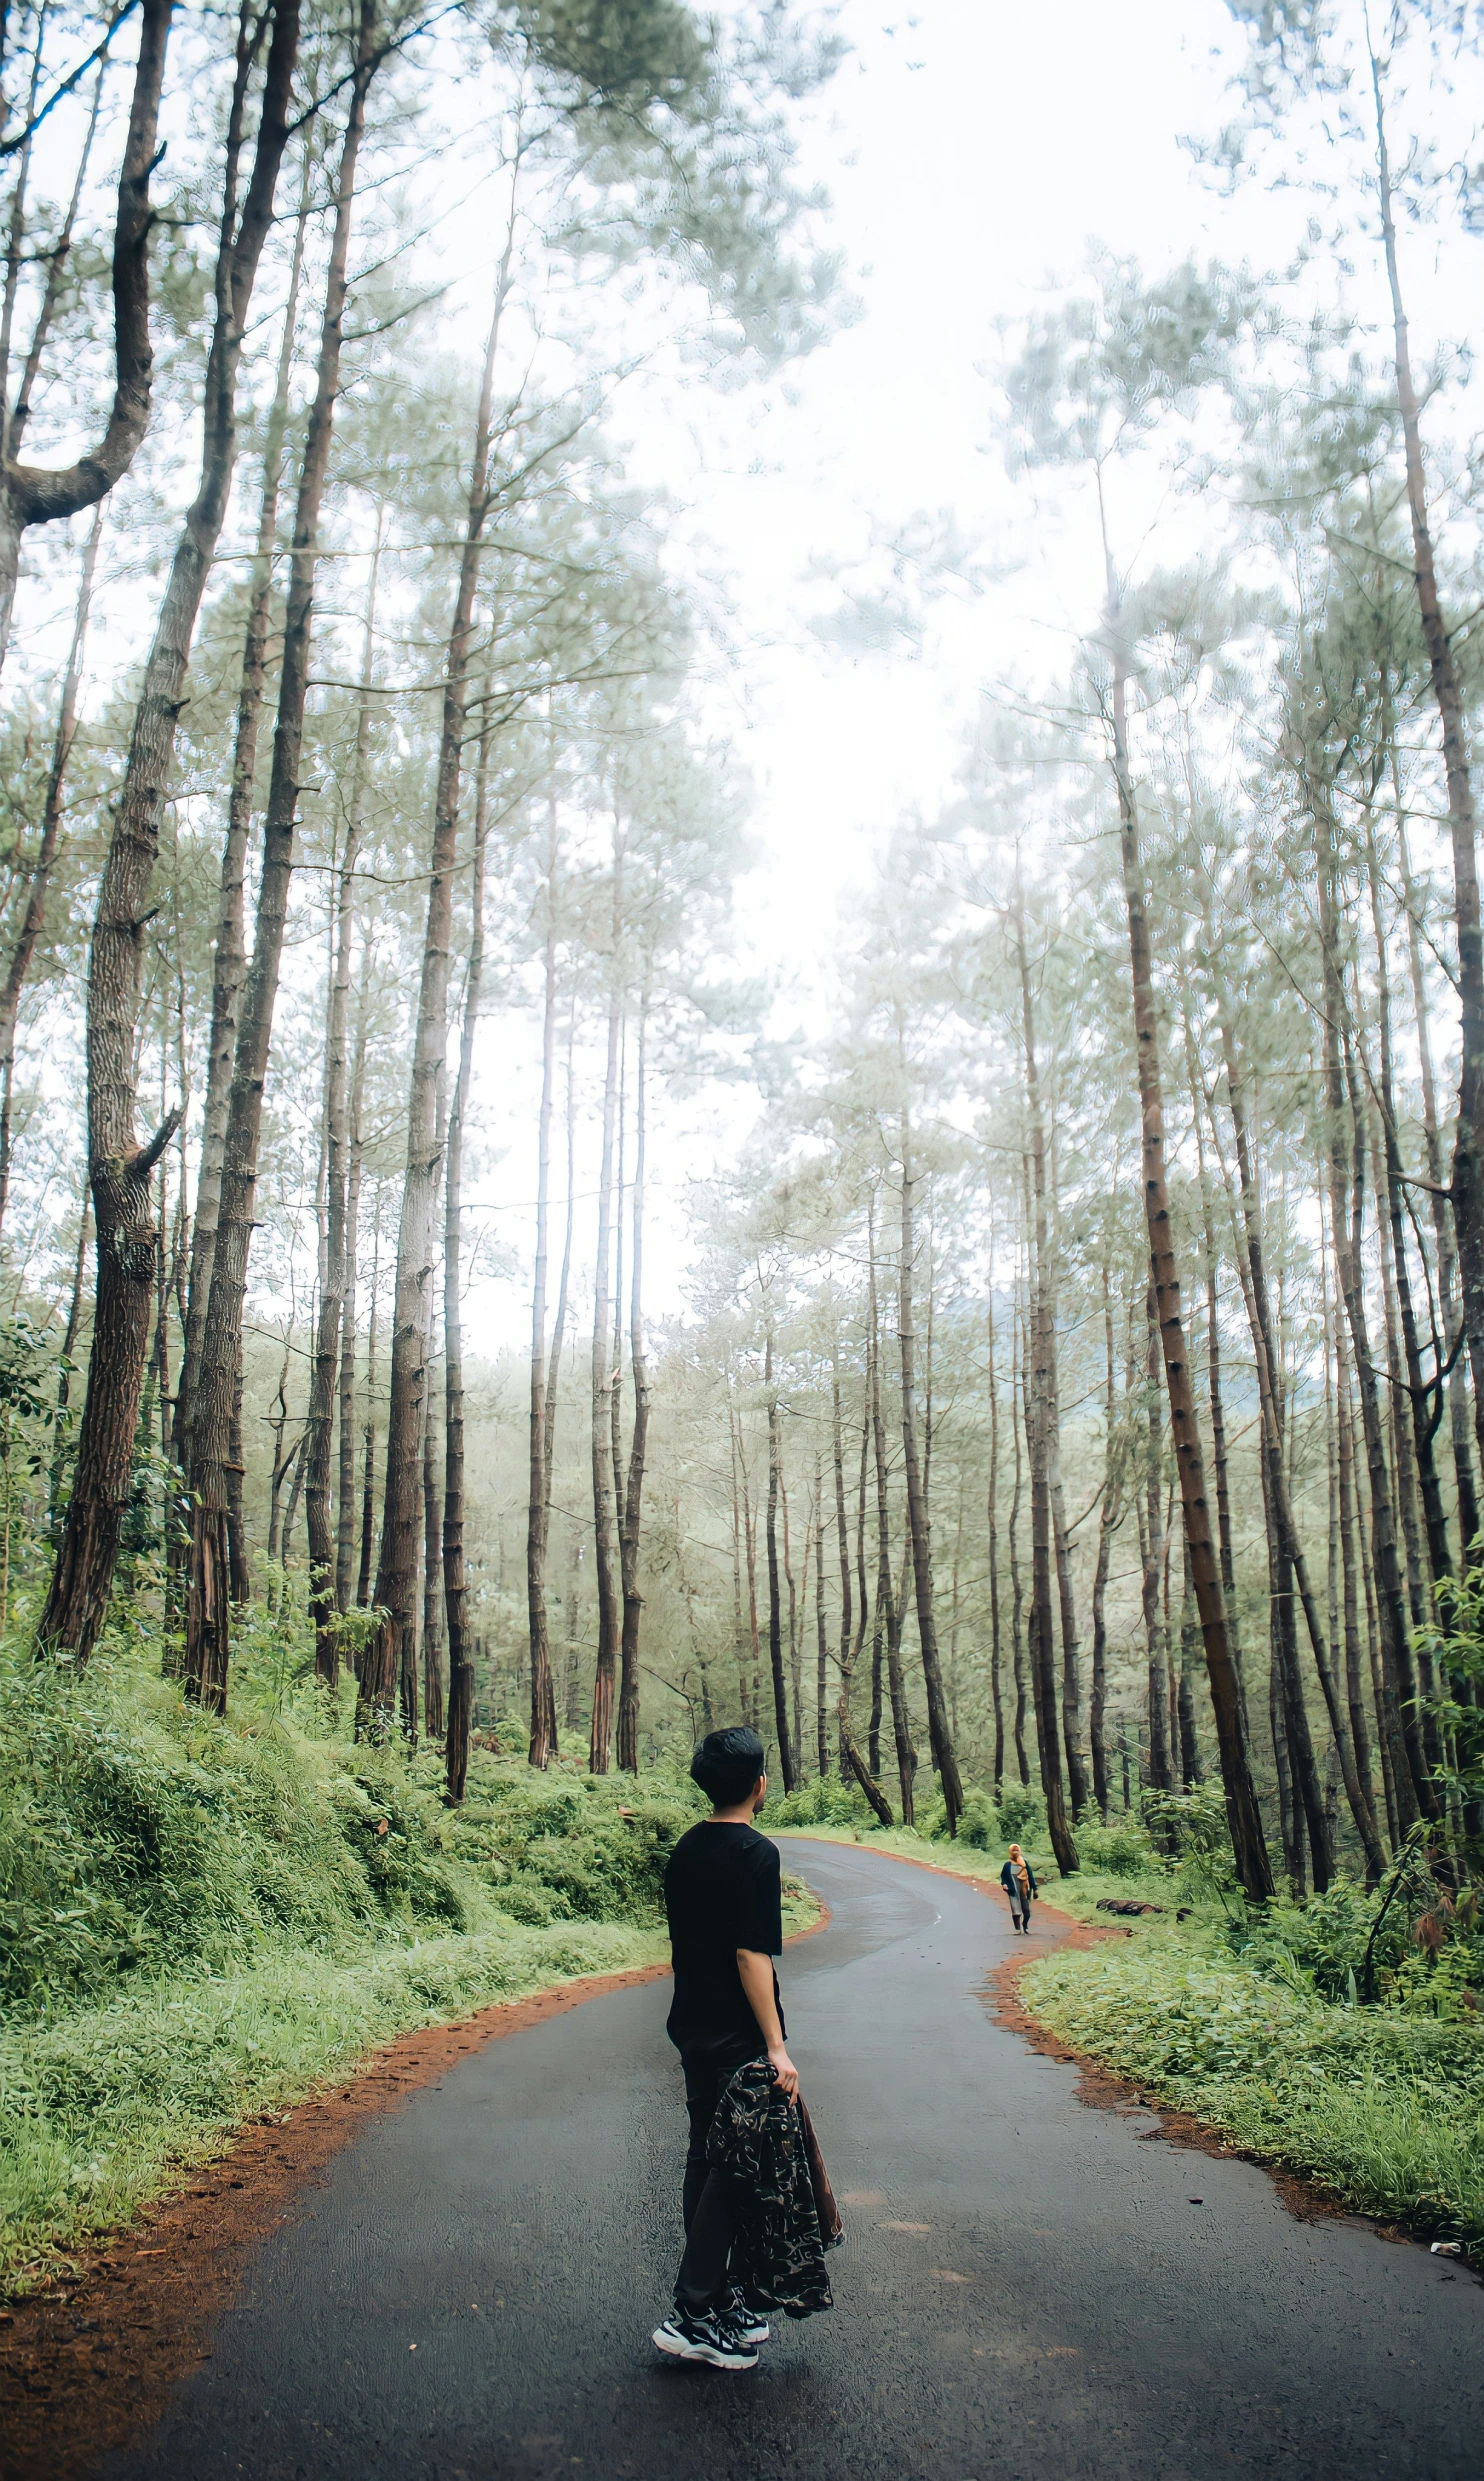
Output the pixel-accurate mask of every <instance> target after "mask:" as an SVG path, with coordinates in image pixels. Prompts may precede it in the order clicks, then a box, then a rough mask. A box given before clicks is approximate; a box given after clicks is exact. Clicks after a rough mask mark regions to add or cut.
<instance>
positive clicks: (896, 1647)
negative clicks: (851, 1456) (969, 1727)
mask: <svg viewBox="0 0 1484 2481" xmlns="http://www.w3.org/2000/svg"><path fill="white" fill-rule="evenodd" d="M866 1230H867V1247H868V1265H869V1273H868V1293H867V1310H868V1315H869V1319H870V1332H871V1352H870V1386H871V1435H872V1439H873V1441H874V1444H875V1451H876V1629H877V1633H878V1637H879V1635H880V1632H881V1631H882V1630H883V1628H884V1630H885V1636H886V1679H887V1689H888V1693H889V1696H890V1700H891V1721H892V1736H893V1739H894V1740H895V1743H896V1753H897V1780H898V1783H899V1784H900V1787H901V1798H902V1824H903V1825H904V1826H913V1825H915V1824H916V1801H915V1797H914V1782H915V1778H916V1774H917V1751H916V1749H915V1748H914V1747H913V1745H912V1722H911V1717H910V1714H909V1712H908V1708H907V1696H906V1690H905V1687H904V1684H903V1680H902V1651H901V1647H902V1619H901V1610H900V1607H899V1605H898V1603H897V1600H896V1597H895V1594H894V1592H893V1589H892V1575H891V1516H890V1508H889V1504H888V1496H887V1477H886V1426H885V1423H884V1422H883V1420H882V1417H881V1343H880V1334H881V1329H880V1315H879V1304H878V1300H877V1292H876V1213H875V1201H874V1198H873V1199H872V1201H871V1203H870V1205H869V1207H868V1211H867V1223H866ZM873 1686H874V1684H873ZM876 1695H877V1697H879V1691H877V1692H876ZM874 1702H875V1700H874V1699H873V1704H874ZM875 1721H876V1717H875V1713H874V1712H873V1715H872V1723H873V1726H874V1725H875ZM879 1770H880V1760H879V1758H876V1757H875V1756H874V1754H873V1758H872V1765H871V1772H872V1774H873V1775H874V1774H876V1773H878V1772H879Z"/></svg>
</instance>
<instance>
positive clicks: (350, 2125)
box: [0, 1888, 830, 2481]
mask: <svg viewBox="0 0 1484 2481" xmlns="http://www.w3.org/2000/svg"><path fill="white" fill-rule="evenodd" d="M809 1892H810V1894H811V1896H813V1898H814V1901H815V1903H816V1905H817V1907H818V1910H817V1912H816V1915H815V1918H814V1919H813V1920H812V1921H809V1922H806V1923H805V1925H804V1926H803V1927H802V1928H801V1929H797V1930H794V1931H792V1932H791V1933H790V1935H789V1937H788V1938H787V1939H786V1940H785V1941H784V1944H785V1946H786V1947H793V1946H796V1945H798V1943H799V1942H800V1941H801V1940H802V1939H806V1938H814V1937H816V1936H817V1935H818V1934H819V1932H820V1931H821V1930H823V1929H825V1928H827V1927H828V1924H829V1918H830V1912H829V1906H828V1905H827V1904H826V1903H825V1902H824V1901H823V1899H822V1898H821V1897H819V1896H815V1895H814V1890H813V1889H812V1888H811V1889H810V1890H809ZM669 1971H670V1966H669V1963H668V1961H667V1960H660V1961H656V1962H655V1963H653V1964H640V1965H630V1966H628V1967H626V1968H625V1969H624V1970H623V1971H621V1972H616V1973H584V1974H579V1975H576V1976H574V1977H572V1978H571V1979H568V1980H564V1981H557V1982H548V1983H547V1984H546V1985H545V1986H544V1987H543V1988H541V1989H539V1990H532V1991H529V1992H527V1993H526V1995H525V1996H524V1997H523V1998H516V1999H499V2000H496V2001H494V2002H493V2003H492V2004H491V2005H490V2006H487V2007H481V2008H479V2009H477V2010H476V2011H475V2012H474V2014H472V2015H469V2016H465V2017H461V2018H459V2019H458V2020H457V2021H456V2022H454V2023H452V2024H441V2025H423V2026H420V2027H418V2028H417V2029H416V2030H414V2031H413V2032H410V2033H404V2034H400V2035H399V2036H398V2038H397V2039H396V2040H395V2041H394V2042H388V2043H386V2044H384V2045H383V2046H382V2047H381V2048H380V2049H378V2050H374V2051H371V2052H369V2053H368V2054H367V2056H366V2057H365V2058H364V2059H363V2060H361V2061H360V2062H359V2064H358V2065H357V2066H355V2067H354V2068H352V2069H351V2070H350V2071H349V2072H348V2073H347V2074H344V2075H341V2076H339V2077H336V2078H335V2079H333V2080H332V2081H327V2083H326V2085H325V2086H324V2087H323V2088H322V2089H321V2090H320V2091H319V2092H318V2093H314V2094H311V2095H309V2096H308V2097H307V2098H306V2099H305V2100H304V2101H302V2102H298V2103H295V2104H293V2105H292V2106H291V2107H290V2108H289V2109H287V2110H285V2111H282V2112H279V2111H267V2112H262V2113H260V2114H259V2115H258V2116H257V2117H256V2118H253V2119H249V2120H244V2121H243V2122H242V2123H241V2124H240V2125H239V2126H238V2128H236V2129H235V2130H234V2131H233V2133H232V2135H231V2136H230V2138H229V2139H228V2140H227V2142H226V2143H225V2145H224V2146H223V2149H222V2151H221V2153H220V2154H219V2155H217V2156H215V2157H214V2158H213V2159H212V2160H211V2161H210V2162H207V2163H203V2164H201V2165H200V2166H198V2168H197V2169H196V2170H195V2171H194V2172H193V2173H192V2174H191V2175H190V2176H189V2179H188V2180H187V2181H186V2182H184V2183H183V2184H182V2185H181V2186H179V2187H177V2188H176V2189H174V2190H173V2191H170V2192H168V2193H166V2194H165V2195H162V2196H161V2197H160V2198H159V2199H157V2200H156V2202H155V2203H154V2204H152V2205H151V2206H149V2207H147V2208H146V2209H145V2210H144V2211H143V2212H142V2213H141V2214H140V2215H139V2216H138V2218H137V2219H136V2220H135V2221H134V2222H133V2223H132V2224H130V2225H129V2227H128V2228H127V2229H126V2230H121V2231H119V2232H116V2233H113V2234H111V2235H109V2237H108V2238H106V2239H105V2240H104V2241H102V2242H101V2243H100V2244H99V2245H98V2246H96V2247H95V2248H92V2249H90V2250H89V2251H88V2252H87V2254H86V2256H84V2257H82V2258H81V2259H80V2260H79V2262H78V2270H77V2272H76V2273H75V2274H74V2275H68V2276H66V2277H64V2278H59V2280H58V2282H57V2284H56V2286H55V2287H54V2289H53V2290H52V2291H51V2292H50V2293H37V2294H34V2295H33V2296H32V2297H31V2298H30V2299H26V2300H18V2301H16V2302H14V2303H13V2304H11V2305H10V2306H8V2307H6V2308H4V2309H0V2481H83V2476H84V2475H86V2474H89V2473H91V2472H92V2471H93V2470H94V2469H95V2468H96V2466H97V2464H98V2462H99V2461H100V2459H101V2458H102V2457H103V2456H104V2455H106V2454H108V2453H110V2452H112V2451H114V2450H116V2449H118V2448H120V2447H123V2446H125V2445H127V2444H128V2443H129V2442H130V2440H132V2439H134V2438H137V2437H139V2436H141V2435H142V2434H143V2433H144V2432H145V2431H147V2430H149V2429H150V2428H151V2427H153V2425H154V2424H155V2423H156V2422H157V2421H158V2420H159V2419H160V2417H161V2415H162V2414H163V2412H164V2410H165V2408H166V2405H167V2403H168V2401H169V2398H170V2395H171V2394H172V2392H173V2391H174V2389H175V2388H176V2387H177V2386H178V2385H179V2383H180V2381H181V2379H182V2378H184V2377H186V2376H188V2375H189V2374H190V2372H191V2370H193V2369H196V2368H199V2367H200V2366H201V2364H202V2362H203V2361H205V2360H208V2359H209V2358H210V2356H211V2354H210V2343H209V2337H210V2334H211V2331H212V2329H213V2327H214V2326H215V2325H216V2323H217V2321H218V2319H219V2318H220V2317H221V2316H222V2314H223V2312H224V2311H225V2310H226V2308H227V2307H228V2305H229V2303H230V2302H231V2300H232V2298H233V2296H234V2294H235V2292H236V2291H237V2289H238V2286H239V2284H240V2283H241V2280H242V2276H243V2273H244V2271H245V2268H246V2264H247V2260H248V2257H249V2255H250V2252H251V2251H252V2250H253V2249H254V2248H255V2247H256V2246H258V2245H259V2244H260V2243H261V2242H262V2241H264V2240H266V2239H267V2238H269V2237H270V2235H271V2234H272V2233H273V2232H274V2231H276V2230H277V2229H278V2228H279V2226H280V2225H281V2224H282V2223H284V2222H287V2221H288V2220H289V2219H290V2218H291V2216H292V2212H293V2204H294V2199H295V2198H296V2197H297V2196H298V2195H300V2194H301V2193H302V2191H303V2190H304V2189H305V2188H306V2187H308V2186H309V2185H311V2184H312V2183H313V2182H314V2181H316V2180H317V2179H318V2178H319V2177H320V2175H321V2174H322V2173H323V2172H324V2171H325V2169H326V2167H327V2165H328V2164H329V2163H330V2162H331V2161H332V2160H333V2159H334V2157H335V2156H336V2155H337V2154H338V2153H340V2152H342V2151H343V2150H344V2148H345V2147H346V2146H347V2145H349V2144H351V2143H353V2142H354V2140H355V2139H356V2137H358V2136H359V2135H360V2134H361V2132H362V2130H363V2129H364V2128H365V2127H366V2126H367V2124H368V2123H369V2122H370V2121H372V2120H374V2119H378V2118H381V2117H383V2116H384V2115H385V2114H386V2113H387V2112H389V2111H395V2110H399V2109H401V2107H402V2106H403V2104H404V2103H406V2102H407V2101H409V2100H410V2099H411V2098H412V2096H413V2095H414V2094H416V2093H418V2092H421V2091H424V2090H426V2088H427V2087H428V2086H429V2085H435V2084H437V2083H438V2082H439V2081H440V2080H441V2078H442V2077H444V2076H445V2075H446V2074H447V2073H448V2071H449V2069H450V2068H453V2067H456V2066H457V2065H458V2064H459V2063H460V2061H461V2060H463V2059H465V2058H467V2057H468V2056H469V2055H470V2054H471V2053H472V2052H474V2051H477V2050H484V2049H486V2048H488V2046H489V2044H490V2043H491V2042H497V2041H503V2040H505V2039H506V2038H507V2036H508V2035H510V2034H512V2033H521V2032H524V2031H526V2030H527V2028H528V2027H530V2026H532V2025H536V2024H542V2023H544V2022H545V2021H546V2019H547V2018H548V2017H551V2016H559V2015H564V2014H566V2013H567V2011H568V2010H569V2009H571V2008H575V2007H582V2006H585V2005H586V2004H587V2002H588V2001H589V2000H590V1999H599V1998H606V1997H607V1996H609V1995H610V1993H612V1992H613V1991H616V1990H632V1989H637V1988H639V1987H640V1986H642V1985H643V1984H644V1983H646V1982H651V1981H662V1980H664V1979H666V1978H667V1977H668V1975H669Z"/></svg>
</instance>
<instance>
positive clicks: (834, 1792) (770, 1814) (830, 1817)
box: [764, 1775, 875, 1830]
mask: <svg viewBox="0 0 1484 2481" xmlns="http://www.w3.org/2000/svg"><path fill="white" fill-rule="evenodd" d="M764 1823H765V1824H766V1825H767V1826H768V1828H769V1829H770V1830H771V1829H772V1828H773V1827H779V1828H784V1827H789V1826H874V1824H875V1819H874V1817H873V1815H872V1812H871V1806H870V1803H869V1802H868V1800H867V1799H866V1796H865V1794H864V1792H863V1791H862V1790H861V1788H860V1785H859V1784H858V1783H857V1782H856V1781H855V1778H854V1777H853V1776H851V1777H849V1778H848V1779H847V1778H844V1777H842V1776H840V1775H820V1776H817V1777H816V1778H815V1780H814V1782H813V1783H801V1784H800V1785H799V1786H798V1788H797V1790H796V1791H792V1792H788V1793H785V1794H784V1796H783V1798H782V1799H781V1800H775V1799H774V1797H773V1795H772V1794H771V1793H769V1795H768V1808H767V1816H766V1818H765V1820H764Z"/></svg>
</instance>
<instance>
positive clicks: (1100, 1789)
mask: <svg viewBox="0 0 1484 2481" xmlns="http://www.w3.org/2000/svg"><path fill="white" fill-rule="evenodd" d="M1103 1349H1104V1356H1105V1361H1106V1379H1105V1385H1104V1392H1103V1421H1104V1444H1103V1504H1102V1507H1101V1509H1100V1511H1099V1515H1098V1555H1097V1565H1096V1566H1095V1568H1094V1569H1093V1577H1092V1703H1091V1706H1090V1709H1089V1713H1088V1729H1089V1733H1090V1736H1091V1740H1092V1796H1093V1799H1094V1800H1095V1801H1096V1802H1097V1805H1098V1809H1099V1811H1100V1812H1101V1814H1102V1816H1103V1817H1104V1818H1106V1817H1107V1815H1108V1745H1107V1720H1106V1717H1107V1703H1108V1572H1109V1569H1110V1568H1111V1566H1112V1562H1113V1536H1114V1534H1115V1533H1116V1532H1117V1530H1118V1526H1119V1523H1120V1521H1121V1517H1122V1509H1121V1506H1120V1499H1121V1489H1120V1469H1119V1456H1118V1441H1117V1437H1116V1424H1117V1419H1118V1405H1117V1398H1116V1395H1115V1393H1114V1374H1113V1296H1112V1292H1111V1289H1110V1278H1109V1268H1108V1262H1107V1259H1106V1257H1105V1258H1104V1260H1103ZM993 1456H994V1449H993V1446H992V1445H991V1448H990V1458H991V1463H992V1462H993ZM999 1737H1000V1736H999V1731H998V1728H996V1734H995V1746H996V1748H998V1746H999Z"/></svg>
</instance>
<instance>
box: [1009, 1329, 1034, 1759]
mask: <svg viewBox="0 0 1484 2481" xmlns="http://www.w3.org/2000/svg"><path fill="white" fill-rule="evenodd" d="M1022 1327H1023V1322H1022V1320H1021V1317H1020V1314H1019V1311H1018V1309H1017V1312H1016V1318H1015V1329H1014V1336H1013V1340H1012V1344H1011V1353H1010V1400H1011V1403H1012V1404H1013V1405H1014V1406H1015V1417H1014V1419H1013V1420H1012V1422H1011V1424H1010V1433H1011V1441H1012V1445H1013V1448H1014V1456H1015V1485H1014V1489H1013V1491H1012V1493H1011V1498H1010V1646H1011V1654H1012V1660H1013V1667H1014V1673H1015V1764H1016V1769H1017V1771H1018V1773H1019V1776H1020V1780H1021V1783H1022V1784H1023V1785H1028V1784H1029V1782H1030V1779H1031V1767H1030V1759H1029V1758H1028V1756H1027V1755H1026V1747H1025V1640H1024V1634H1023V1629H1022V1618H1023V1614H1024V1610H1025V1586H1024V1581H1023V1579H1022V1577H1021V1573H1020V1500H1021V1492H1022V1489H1023V1487H1024V1474H1023V1469H1022V1465H1021V1456H1020V1440H1021V1431H1022V1427H1023V1426H1024V1424H1023V1422H1022V1413H1023V1412H1024V1422H1025V1424H1028V1422H1029V1419H1030V1415H1029V1410H1028V1404H1027V1402H1026V1373H1025V1353H1024V1350H1023V1341H1024V1338H1023V1332H1022Z"/></svg>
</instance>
